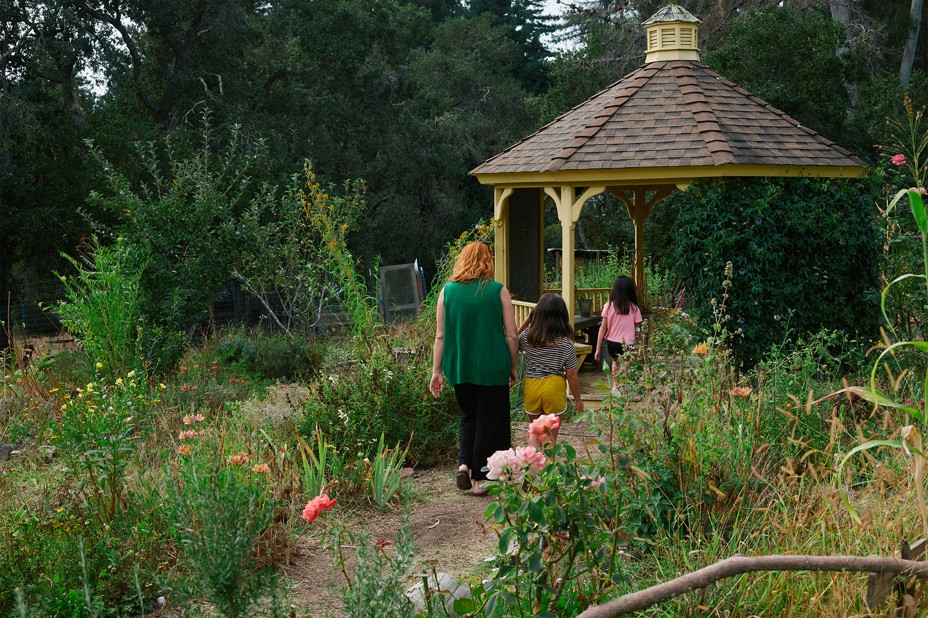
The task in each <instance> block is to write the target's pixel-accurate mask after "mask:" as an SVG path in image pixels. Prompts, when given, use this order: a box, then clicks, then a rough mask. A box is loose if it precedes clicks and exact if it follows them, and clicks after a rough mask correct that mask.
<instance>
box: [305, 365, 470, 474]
mask: <svg viewBox="0 0 928 618" xmlns="http://www.w3.org/2000/svg"><path fill="white" fill-rule="evenodd" d="M430 368H431V357H430V356H427V355H425V354H423V353H421V352H420V353H418V354H416V355H415V356H412V357H409V358H404V359H403V361H400V360H398V359H397V358H396V357H394V356H392V355H390V354H382V353H379V352H375V353H373V354H372V355H371V356H369V357H367V358H363V359H359V360H358V362H357V364H356V365H354V366H353V367H351V368H346V369H345V370H343V371H339V372H333V373H330V374H324V375H322V376H320V378H319V379H318V380H317V381H316V382H315V383H314V384H313V385H312V386H311V388H312V395H311V396H310V397H309V398H308V399H307V400H306V404H305V406H306V414H305V417H304V420H303V423H302V427H301V433H302V434H303V435H306V436H308V435H310V434H311V433H312V432H313V431H314V430H315V428H316V426H320V427H324V428H325V432H326V437H327V438H328V439H329V440H330V441H331V442H332V443H333V444H334V445H336V446H337V448H339V449H345V450H347V451H348V452H358V451H360V452H362V453H364V454H365V455H367V454H370V453H374V452H376V448H377V442H378V440H379V439H380V436H381V434H383V435H384V436H385V437H384V439H385V441H386V443H388V444H397V443H401V444H405V443H406V442H407V441H408V440H409V439H410V435H411V436H412V442H411V445H410V449H409V455H408V456H409V459H410V460H411V461H413V462H415V463H417V464H419V465H422V466H430V465H435V464H439V463H446V462H447V461H450V460H452V459H453V453H454V452H455V451H456V450H457V418H458V410H457V406H456V405H455V403H454V396H453V393H451V392H450V390H451V389H448V391H449V392H448V393H445V394H443V396H442V397H441V399H439V400H438V401H437V402H436V401H435V400H434V399H432V397H431V396H430V395H429V393H428V391H427V389H426V388H425V383H426V382H425V377H424V376H427V375H428V372H429V371H430Z"/></svg>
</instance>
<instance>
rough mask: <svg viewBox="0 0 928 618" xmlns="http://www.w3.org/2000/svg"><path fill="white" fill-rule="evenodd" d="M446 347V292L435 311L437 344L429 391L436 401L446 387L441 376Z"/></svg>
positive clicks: (440, 297) (433, 349)
mask: <svg viewBox="0 0 928 618" xmlns="http://www.w3.org/2000/svg"><path fill="white" fill-rule="evenodd" d="M444 346H445V291H444V290H442V291H441V292H439V293H438V306H437V308H436V311H435V344H434V345H433V346H432V380H431V381H430V382H429V391H431V393H432V396H433V397H435V398H436V399H437V398H438V396H439V395H441V391H442V389H443V388H444V387H445V378H444V376H442V374H441V361H442V352H443V350H444Z"/></svg>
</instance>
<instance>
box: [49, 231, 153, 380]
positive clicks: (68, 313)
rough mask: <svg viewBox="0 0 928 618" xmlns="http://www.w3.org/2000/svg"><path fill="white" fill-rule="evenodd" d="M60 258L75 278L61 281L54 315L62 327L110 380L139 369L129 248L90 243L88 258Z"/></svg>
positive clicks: (135, 276) (137, 307)
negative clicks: (61, 291)
mask: <svg viewBox="0 0 928 618" xmlns="http://www.w3.org/2000/svg"><path fill="white" fill-rule="evenodd" d="M64 257H65V258H66V259H67V260H68V261H69V262H70V263H71V265H72V266H73V267H74V268H75V270H76V271H77V274H76V275H75V276H74V277H70V278H69V277H66V276H64V275H61V276H60V277H61V280H62V281H63V282H64V284H65V300H63V301H61V303H60V304H59V306H58V310H57V312H58V315H59V317H60V318H61V323H62V324H64V326H65V327H66V328H67V329H68V330H69V331H70V332H71V333H72V334H74V335H75V336H76V337H78V338H79V339H80V341H81V343H82V344H83V346H84V349H85V350H86V351H87V354H88V356H89V357H90V360H91V361H92V362H93V363H95V364H98V365H97V369H98V370H100V371H101V372H102V373H104V374H106V375H108V376H110V377H112V378H115V377H117V376H120V375H125V374H126V373H127V372H129V371H131V370H133V369H139V368H141V366H142V363H141V359H140V357H139V354H140V351H141V349H140V335H141V332H142V331H143V330H144V329H142V328H141V327H140V326H139V323H140V320H141V318H142V292H141V271H140V270H138V269H136V268H135V267H134V265H133V262H134V261H135V259H136V257H135V256H134V255H133V249H132V248H131V246H129V245H127V244H126V243H124V242H123V241H122V240H121V239H119V240H118V241H117V242H116V244H115V245H114V246H113V247H104V246H101V245H100V244H99V243H98V242H97V241H96V239H95V240H94V252H93V255H91V256H82V257H81V259H80V260H76V259H74V258H72V257H70V256H64Z"/></svg>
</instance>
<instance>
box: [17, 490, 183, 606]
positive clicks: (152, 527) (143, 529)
mask: <svg viewBox="0 0 928 618" xmlns="http://www.w3.org/2000/svg"><path fill="white" fill-rule="evenodd" d="M54 490H55V492H56V493H57V492H58V491H59V485H55V487H54ZM59 504H60V506H59ZM152 506H153V505H150V504H147V503H145V502H144V500H143V498H141V496H140V495H139V494H135V493H133V494H130V495H129V499H128V507H127V508H126V509H125V510H124V512H122V513H120V514H118V515H117V516H116V517H115V518H113V519H112V520H110V521H109V522H108V523H107V525H105V526H101V525H99V524H98V523H97V522H96V521H95V519H94V511H93V509H92V508H90V509H88V508H86V507H84V506H81V505H76V504H70V503H68V502H59V501H58V500H57V499H56V497H55V496H52V495H49V496H46V497H45V499H44V500H43V501H41V502H37V503H35V504H33V505H29V506H21V505H18V504H17V505H15V507H14V508H8V509H6V510H3V511H2V512H0V552H2V555H3V557H4V568H3V569H2V570H0V613H2V614H3V615H12V611H13V608H14V607H16V595H15V590H16V588H19V589H20V590H22V593H23V597H24V601H25V603H26V604H27V605H28V606H30V607H31V609H32V611H33V612H34V614H33V615H39V616H62V617H64V616H67V617H71V616H85V615H90V614H89V613H87V608H86V603H85V596H84V590H85V589H84V585H85V583H86V585H87V587H88V588H89V589H91V590H92V596H93V598H94V599H95V601H98V602H100V603H102V604H103V605H104V606H105V607H107V608H110V609H112V610H114V611H115V612H120V613H121V614H122V615H126V614H132V615H134V614H135V613H137V612H138V610H139V606H140V600H139V596H140V594H141V596H142V602H143V603H144V604H145V605H147V606H151V605H153V601H154V599H155V597H157V596H158V594H159V592H158V591H159V590H160V588H159V587H158V585H157V584H156V581H155V580H156V569H161V568H167V567H170V566H172V565H173V559H172V557H171V556H173V554H174V550H173V548H172V547H171V543H170V540H169V531H168V529H167V526H166V522H165V519H164V517H163V509H162V508H161V507H160V506H158V507H157V508H152ZM155 506H157V505H155ZM81 541H83V561H84V564H85V569H82V566H81V559H82V553H81V549H82V548H81ZM84 570H86V576H85V575H84V573H83V571H84Z"/></svg>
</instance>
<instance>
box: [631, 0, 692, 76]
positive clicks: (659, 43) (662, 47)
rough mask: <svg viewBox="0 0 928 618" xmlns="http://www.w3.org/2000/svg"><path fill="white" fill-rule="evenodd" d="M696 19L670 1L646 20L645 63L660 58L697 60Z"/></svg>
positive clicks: (644, 24) (643, 24) (644, 23)
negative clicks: (646, 45)
mask: <svg viewBox="0 0 928 618" xmlns="http://www.w3.org/2000/svg"><path fill="white" fill-rule="evenodd" d="M699 23H700V21H699V19H698V18H697V17H696V16H695V15H693V14H692V13H690V12H689V11H687V10H686V9H684V8H683V7H679V6H677V5H676V4H669V5H667V6H665V7H664V8H662V9H661V10H659V11H658V12H657V13H655V14H654V15H652V16H651V17H649V18H648V19H647V20H645V21H644V22H643V23H642V24H641V25H642V26H644V28H645V30H646V31H647V36H648V48H647V55H646V56H645V60H644V61H645V63H648V62H657V61H659V60H695V61H697V62H699Z"/></svg>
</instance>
